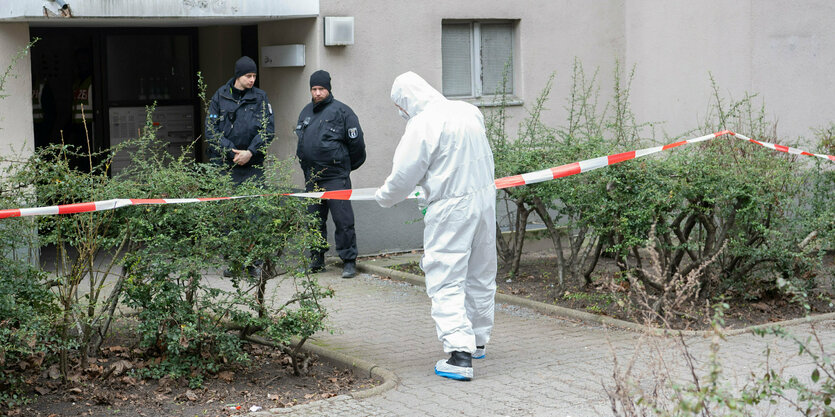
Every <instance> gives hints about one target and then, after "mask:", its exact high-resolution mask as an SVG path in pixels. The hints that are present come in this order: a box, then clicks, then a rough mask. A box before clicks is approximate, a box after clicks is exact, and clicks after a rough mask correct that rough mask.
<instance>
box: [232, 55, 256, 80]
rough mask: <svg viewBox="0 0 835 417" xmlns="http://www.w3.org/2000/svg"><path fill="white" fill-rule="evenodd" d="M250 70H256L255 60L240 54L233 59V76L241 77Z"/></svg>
mask: <svg viewBox="0 0 835 417" xmlns="http://www.w3.org/2000/svg"><path fill="white" fill-rule="evenodd" d="M250 72H258V68H257V67H256V66H255V61H253V60H252V58H250V57H248V56H242V57H240V58H238V60H237V61H235V78H240V77H243V76H244V75H246V74H249V73H250Z"/></svg>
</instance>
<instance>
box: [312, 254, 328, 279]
mask: <svg viewBox="0 0 835 417" xmlns="http://www.w3.org/2000/svg"><path fill="white" fill-rule="evenodd" d="M324 270H325V253H324V252H314V253H312V254H310V273H311V274H315V273H317V272H321V271H324Z"/></svg>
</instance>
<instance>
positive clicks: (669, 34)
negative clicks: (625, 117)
mask: <svg viewBox="0 0 835 417" xmlns="http://www.w3.org/2000/svg"><path fill="white" fill-rule="evenodd" d="M696 6H697V7H696ZM833 18H835V3H833V2H831V1H827V0H815V1H803V2H794V1H788V0H756V1H755V0H747V1H733V2H728V1H722V0H705V1H701V2H698V3H696V4H695V5H694V4H693V3H685V2H670V1H664V0H649V1H648V0H627V1H626V12H625V20H626V28H625V29H626V31H625V37H626V40H627V42H626V57H627V59H628V62H629V63H634V64H637V65H638V71H637V77H636V79H635V83H634V85H633V87H634V89H633V105H634V109H635V110H636V113H637V115H638V117H639V118H640V119H642V120H644V121H658V122H666V123H664V124H663V125H661V127H662V128H663V129H664V130H665V131H666V132H667V133H668V134H671V135H680V134H682V133H683V132H685V131H688V130H690V129H693V128H697V127H699V124H700V122H701V121H702V120H704V117H705V114H706V112H707V108H708V104H709V102H710V97H711V95H712V90H711V85H710V75H711V74H712V75H713V77H714V79H715V80H716V83H717V85H718V87H719V90H720V92H721V94H722V95H723V96H724V97H726V98H731V97H732V98H734V99H740V98H742V97H743V96H744V94H745V93H746V92H749V93H758V94H759V96H758V97H757V99H756V102H757V103H759V104H762V103H764V104H765V108H766V111H767V112H768V114H769V119H770V120H776V121H778V134H780V135H784V136H786V137H788V138H797V137H801V136H806V137H807V138H808V136H809V135H810V130H809V129H810V128H813V127H818V126H821V125H824V124H827V123H829V122H830V121H831V120H833V118H835V107H834V106H833V105H832V103H833V100H832V97H833V95H835V84H833V83H832V82H831V80H832V76H831V68H832V67H833V65H835V33H834V32H833V31H832V30H829V29H828V28H829V27H830V26H831V22H832V19H833ZM742 133H745V132H742ZM807 142H808V141H807Z"/></svg>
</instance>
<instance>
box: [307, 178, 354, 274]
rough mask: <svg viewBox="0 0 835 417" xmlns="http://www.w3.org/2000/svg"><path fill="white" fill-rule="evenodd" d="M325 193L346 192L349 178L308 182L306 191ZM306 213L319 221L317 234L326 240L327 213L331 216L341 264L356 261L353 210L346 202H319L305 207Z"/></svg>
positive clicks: (349, 182) (349, 203)
mask: <svg viewBox="0 0 835 417" xmlns="http://www.w3.org/2000/svg"><path fill="white" fill-rule="evenodd" d="M317 187H318V188H319V189H324V190H325V191H334V190H347V189H350V188H351V179H350V178H336V179H327V180H319V181H316V182H315V183H313V184H311V183H310V182H308V185H307V187H306V189H307V191H314V190H315V189H316V188H317ZM307 211H308V212H310V213H312V214H315V215H316V217H318V219H319V232H320V233H321V234H322V238H323V239H325V240H327V238H328V212H330V213H331V215H332V216H333V224H334V225H335V226H336V230H335V231H334V233H333V240H334V242H335V243H336V253H337V254H338V255H339V258H340V259H342V261H343V262H349V261H351V262H353V261H355V260H356V259H357V234H356V233H355V232H354V209H353V208H352V207H351V202H350V201H348V200H319V203H317V204H311V205H309V206H307Z"/></svg>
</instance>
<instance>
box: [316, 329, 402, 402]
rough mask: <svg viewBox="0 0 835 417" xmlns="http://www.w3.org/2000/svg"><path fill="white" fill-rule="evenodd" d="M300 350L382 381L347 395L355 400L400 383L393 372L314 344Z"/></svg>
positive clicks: (381, 391)
mask: <svg viewBox="0 0 835 417" xmlns="http://www.w3.org/2000/svg"><path fill="white" fill-rule="evenodd" d="M302 350H306V351H308V352H311V353H314V354H316V355H319V357H322V358H325V359H326V360H328V361H330V362H332V363H336V364H338V365H342V366H345V367H347V368H351V369H352V370H353V371H354V372H355V373H356V374H358V375H362V374H365V375H368V377H369V378H380V379H382V380H383V383H382V384H380V385H378V386H376V387H371V388H368V389H364V390H360V391H351V392H350V393H349V394H348V395H350V396H351V397H353V398H356V399H362V398H368V397H371V396H374V395H377V394H382V393H384V392H386V391H388V390H390V389H392V388H394V387H396V386H397V384H398V383H399V382H400V378H398V377H397V375H396V374H395V373H394V372H392V371H390V370H388V369H386V368H383V367H381V366H379V365H377V364H374V363H371V362H368V361H365V360H362V359H358V358H354V357H351V356H348V355H346V354H344V353H340V352H336V351H334V350H330V349H327V348H325V347H322V346H318V345H316V344H313V343H311V341H308V342H307V343H305V344H304V345H303V346H302Z"/></svg>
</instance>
